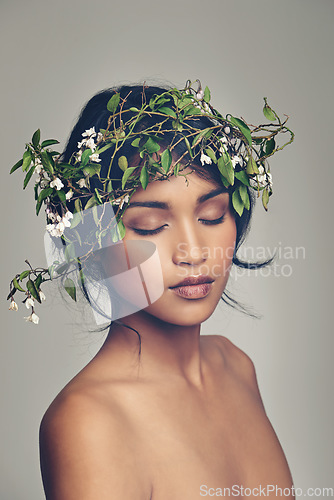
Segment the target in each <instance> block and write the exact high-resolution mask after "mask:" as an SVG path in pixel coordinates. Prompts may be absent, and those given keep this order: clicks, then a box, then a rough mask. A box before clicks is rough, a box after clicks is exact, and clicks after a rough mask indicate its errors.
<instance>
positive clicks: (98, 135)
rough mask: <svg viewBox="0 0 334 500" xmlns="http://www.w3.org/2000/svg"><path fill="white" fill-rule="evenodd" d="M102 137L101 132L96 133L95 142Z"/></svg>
mask: <svg viewBox="0 0 334 500" xmlns="http://www.w3.org/2000/svg"><path fill="white" fill-rule="evenodd" d="M102 138H103V134H101V132H99V133H98V134H97V137H96V142H99V141H101V139H102Z"/></svg>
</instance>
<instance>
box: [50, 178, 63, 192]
mask: <svg viewBox="0 0 334 500" xmlns="http://www.w3.org/2000/svg"><path fill="white" fill-rule="evenodd" d="M50 187H52V188H54V187H55V188H56V189H57V191H59V190H60V189H61V188H62V187H64V184H63V183H62V182H61V180H60V179H59V177H56V178H55V179H53V181H51V182H50Z"/></svg>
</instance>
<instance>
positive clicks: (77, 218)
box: [71, 200, 83, 229]
mask: <svg viewBox="0 0 334 500" xmlns="http://www.w3.org/2000/svg"><path fill="white" fill-rule="evenodd" d="M75 201H79V200H75ZM82 220H83V217H82V214H81V212H75V213H74V214H73V218H72V219H71V229H74V228H75V227H76V226H77V225H78V224H80V222H82Z"/></svg>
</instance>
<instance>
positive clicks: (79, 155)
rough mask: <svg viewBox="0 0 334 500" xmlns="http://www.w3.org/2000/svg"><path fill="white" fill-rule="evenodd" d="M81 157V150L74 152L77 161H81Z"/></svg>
mask: <svg viewBox="0 0 334 500" xmlns="http://www.w3.org/2000/svg"><path fill="white" fill-rule="evenodd" d="M81 157H82V151H79V153H77V154H76V159H77V160H78V161H81Z"/></svg>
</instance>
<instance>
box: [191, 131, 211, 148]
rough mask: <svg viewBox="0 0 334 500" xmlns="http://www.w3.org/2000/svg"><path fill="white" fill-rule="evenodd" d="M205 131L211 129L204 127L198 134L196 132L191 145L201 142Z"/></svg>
mask: <svg viewBox="0 0 334 500" xmlns="http://www.w3.org/2000/svg"><path fill="white" fill-rule="evenodd" d="M207 132H211V130H209V129H207V128H205V129H204V130H202V131H201V132H200V133H199V134H197V135H196V136H195V137H194V139H193V142H192V147H194V146H197V144H199V143H200V142H201V140H202V139H203V137H204V136H206V134H207Z"/></svg>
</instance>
